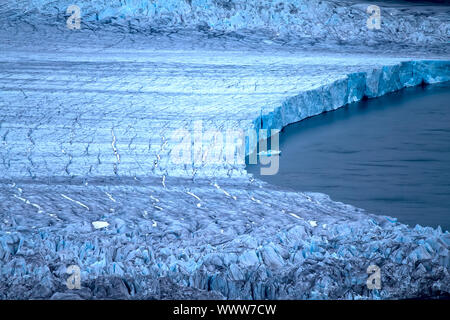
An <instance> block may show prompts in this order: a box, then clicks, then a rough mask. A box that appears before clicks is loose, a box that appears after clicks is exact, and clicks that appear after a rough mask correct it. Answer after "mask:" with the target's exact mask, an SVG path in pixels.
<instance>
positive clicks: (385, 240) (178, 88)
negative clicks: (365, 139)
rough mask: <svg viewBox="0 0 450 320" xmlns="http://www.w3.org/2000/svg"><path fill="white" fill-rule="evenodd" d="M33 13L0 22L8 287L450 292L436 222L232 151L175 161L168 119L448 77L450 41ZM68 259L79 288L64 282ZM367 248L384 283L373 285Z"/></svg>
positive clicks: (270, 109) (328, 106)
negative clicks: (364, 40)
mask: <svg viewBox="0 0 450 320" xmlns="http://www.w3.org/2000/svg"><path fill="white" fill-rule="evenodd" d="M17 19H18V20H20V19H21V17H18V18H17ZM4 21H5V20H4ZM8 21H11V20H8ZM3 23H4V22H3ZM26 28H28V27H27V26H26V24H25V26H22V25H21V27H20V28H18V27H16V25H15V24H12V25H10V26H7V27H5V28H4V29H2V30H3V31H2V32H1V33H0V39H1V40H2V51H1V55H0V58H1V61H0V88H1V95H0V110H1V114H0V143H1V149H0V157H1V161H0V167H1V170H0V178H1V183H0V189H1V191H0V219H1V220H0V244H1V245H0V297H1V298H48V297H52V296H53V297H54V298H67V297H69V298H74V297H81V298H102V297H115V298H173V297H179V296H177V294H178V292H184V295H181V297H182V298H205V297H214V298H217V297H219V298H220V297H225V298H245V299H246V298H248V299H264V298H288V299H312V298H361V299H364V298H405V297H423V296H438V295H448V294H449V293H450V277H449V274H448V272H449V270H448V268H449V264H450V256H449V251H448V250H449V246H450V235H449V234H448V233H442V231H441V230H440V229H432V228H422V227H419V226H418V227H416V228H414V229H412V228H408V227H407V226H405V225H402V224H400V223H397V222H395V219H393V218H389V217H382V216H374V215H371V214H369V213H366V212H364V211H363V210H360V209H357V208H354V207H352V206H349V205H345V204H342V203H338V202H334V201H332V200H331V199H329V198H328V197H327V196H326V195H323V194H317V193H314V194H311V193H297V192H290V191H286V190H282V189H279V188H276V187H273V186H270V185H268V184H265V183H262V182H261V181H258V180H254V179H253V178H252V177H250V176H248V175H247V174H246V172H245V168H244V167H243V166H242V165H239V164H231V165H226V164H223V165H216V166H209V165H205V164H200V165H196V164H192V165H187V166H182V167H180V166H178V165H174V164H173V163H171V161H170V152H171V150H172V149H173V145H174V143H176V141H172V140H171V139H170V137H171V133H172V132H173V131H174V130H176V129H180V128H186V129H190V128H191V127H192V124H193V122H194V121H195V120H203V127H204V129H217V130H220V131H222V132H224V131H225V130H227V129H237V128H242V129H246V128H259V127H260V126H261V125H262V127H263V128H281V127H282V126H284V125H286V124H288V123H291V122H294V121H298V120H300V119H302V118H304V117H307V116H311V115H314V114H317V113H320V112H323V111H326V110H332V109H335V108H337V107H340V106H342V105H343V104H346V103H348V102H352V101H356V100H358V99H361V98H362V97H363V96H364V95H367V96H369V97H376V96H378V95H382V94H385V93H387V92H390V91H393V90H398V89H400V88H402V87H404V86H410V85H417V84H420V83H421V82H422V81H424V82H426V83H433V82H439V81H447V80H449V79H450V72H449V64H448V62H447V61H446V59H448V52H447V51H446V49H445V48H447V49H448V46H447V47H446V46H445V45H444V46H443V47H444V51H443V49H442V47H441V48H440V49H438V48H435V49H433V50H431V49H430V50H426V49H423V48H422V49H421V50H419V51H417V48H414V47H402V46H394V45H393V46H391V47H390V48H385V47H372V48H369V49H368V50H367V51H365V49H364V48H363V47H357V48H352V47H349V46H347V47H346V46H341V47H339V48H338V47H334V48H332V49H333V50H330V48H328V47H327V46H326V45H323V46H321V47H319V48H318V49H317V50H315V51H314V50H311V49H310V44H309V43H306V44H305V43H304V42H302V41H300V42H299V43H291V44H286V43H278V42H277V41H272V42H267V41H266V42H263V41H261V40H263V39H261V38H258V37H260V36H259V35H258V36H254V37H252V36H250V35H247V34H245V33H242V34H241V35H240V36H236V35H235V34H232V35H223V36H219V37H218V36H213V37H210V36H209V34H204V33H202V32H198V33H196V32H194V31H193V32H189V33H185V32H183V31H178V32H176V33H174V34H171V33H164V32H161V33H149V34H145V33H140V32H139V33H136V34H134V33H131V34H130V33H128V32H129V31H130V30H128V29H127V30H125V32H124V31H123V30H122V31H120V30H121V26H120V25H119V26H117V27H114V28H113V27H111V30H99V29H96V28H93V29H83V30H81V31H76V32H71V31H70V30H67V29H65V27H64V25H63V26H62V27H61V26H60V27H58V26H56V27H55V26H52V25H50V26H49V25H44V26H40V25H38V24H37V25H33V24H32V28H30V30H32V29H34V31H33V32H31V31H30V32H27V29H26ZM106 29H107V28H106ZM112 31H114V32H112ZM247 36H248V37H247ZM306 49H309V50H306ZM352 50H354V51H352ZM393 51H396V53H395V54H394V53H393ZM423 59H427V60H430V59H432V61H427V62H416V61H418V60H423ZM73 264H75V265H78V266H80V268H81V272H82V276H81V279H82V289H81V290H77V291H73V290H72V291H71V290H68V289H67V287H66V286H65V280H66V279H67V274H66V273H65V272H66V268H67V267H68V266H69V265H73ZM370 264H376V265H378V266H380V268H381V270H382V286H383V287H382V290H375V291H369V290H368V289H367V287H366V285H365V283H366V279H367V274H366V269H367V267H368V266H369V265H370Z"/></svg>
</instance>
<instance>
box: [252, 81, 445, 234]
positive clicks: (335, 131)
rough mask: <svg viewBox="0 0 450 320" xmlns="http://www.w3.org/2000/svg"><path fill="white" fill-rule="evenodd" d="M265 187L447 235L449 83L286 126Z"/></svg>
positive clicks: (255, 168) (410, 90) (255, 170)
mask: <svg viewBox="0 0 450 320" xmlns="http://www.w3.org/2000/svg"><path fill="white" fill-rule="evenodd" d="M280 150H281V152H282V153H281V156H280V164H279V171H278V173H277V174H276V175H273V176H261V175H260V170H259V169H260V168H259V165H248V166H247V170H248V172H249V173H252V174H254V176H255V177H258V178H259V179H262V180H264V181H267V182H269V183H271V184H275V185H278V186H282V187H285V188H288V189H295V190H298V191H314V192H322V193H325V194H328V195H329V196H330V197H331V198H332V199H333V200H335V201H340V202H344V203H347V204H351V205H354V206H356V207H359V208H363V209H365V210H366V211H368V212H371V213H375V214H382V215H388V216H392V217H395V218H398V221H399V222H402V223H406V224H408V225H410V226H412V227H414V226H415V225H416V224H420V225H422V226H432V227H437V226H441V227H442V229H443V230H447V231H450V83H444V84H436V85H430V86H425V87H415V88H408V89H404V90H401V91H399V92H395V93H391V94H388V95H386V96H383V97H380V98H376V99H369V100H364V101H360V102H357V103H353V104H350V105H347V106H345V107H343V108H341V109H338V110H336V111H332V112H327V113H324V114H321V115H318V116H315V117H311V118H308V119H305V120H303V121H300V122H297V123H294V124H292V125H289V126H287V127H286V128H285V129H284V130H283V132H282V133H281V134H280Z"/></svg>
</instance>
